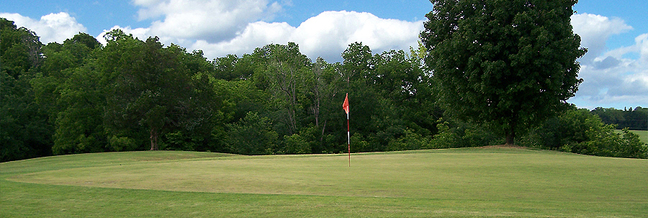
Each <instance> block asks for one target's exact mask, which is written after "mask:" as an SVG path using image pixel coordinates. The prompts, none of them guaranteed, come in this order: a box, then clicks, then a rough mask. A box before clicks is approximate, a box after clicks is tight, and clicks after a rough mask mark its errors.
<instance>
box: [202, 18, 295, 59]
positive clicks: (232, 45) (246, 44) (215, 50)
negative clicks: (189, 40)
mask: <svg viewBox="0 0 648 218" xmlns="http://www.w3.org/2000/svg"><path fill="white" fill-rule="evenodd" d="M294 31H295V28H294V27H292V26H290V25H288V24H287V23H266V22H263V21H259V22H255V23H251V24H249V25H248V26H247V28H245V30H243V32H241V33H240V34H238V36H237V37H236V38H234V39H232V40H229V41H223V42H219V43H209V42H207V41H205V40H198V41H196V42H195V43H193V44H192V45H190V46H189V49H192V50H203V51H204V52H205V56H207V57H208V58H217V57H222V56H225V55H228V54H238V55H242V54H244V53H248V54H249V53H252V52H253V51H254V49H255V48H258V47H262V46H264V45H267V44H270V43H278V44H286V43H287V42H288V41H289V40H288V39H289V38H290V35H291V34H292V33H293V32H294Z"/></svg>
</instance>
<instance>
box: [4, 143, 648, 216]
mask: <svg viewBox="0 0 648 218" xmlns="http://www.w3.org/2000/svg"><path fill="white" fill-rule="evenodd" d="M92 155H94V156H95V157H96V158H92V157H87V156H86V157H84V156H78V157H77V159H83V158H86V159H89V160H95V161H96V162H95V163H94V164H93V163H92V162H90V163H88V164H87V166H83V164H82V163H83V162H82V161H80V162H76V161H75V160H74V159H75V157H64V158H62V159H65V160H68V161H70V162H69V163H74V164H71V165H72V166H67V167H66V166H56V165H53V166H52V167H51V168H47V167H45V168H43V169H39V170H33V171H31V172H30V171H29V170H25V171H24V172H20V171H16V172H14V173H10V174H9V173H7V174H6V175H5V176H4V178H5V180H7V181H11V182H12V184H14V183H21V184H24V183H28V184H41V185H55V186H52V187H60V186H61V185H63V186H64V187H89V188H93V187H101V188H109V190H133V189H139V190H158V191H172V192H183V193H216V194H235V195H239V194H252V196H273V198H280V199H282V200H287V199H292V198H295V196H303V197H306V198H311V197H312V198H317V197H318V196H319V197H324V198H327V199H328V198H333V199H348V198H351V199H364V200H362V201H361V202H364V203H361V204H360V205H354V206H358V207H363V208H365V207H369V208H372V207H378V206H379V205H381V204H383V203H385V201H400V203H406V202H410V203H409V206H416V208H418V209H414V208H410V209H405V211H398V210H394V209H392V210H394V211H392V213H385V214H383V215H389V214H392V215H397V214H410V213H412V212H416V211H417V210H422V211H424V213H422V214H419V215H425V214H427V215H431V214H430V213H431V212H432V211H437V212H440V213H439V214H437V215H443V214H445V215H449V214H450V215H452V214H454V215H457V216H509V215H510V216H591V215H595V216H630V217H632V216H636V215H640V214H644V215H645V214H646V212H647V211H648V183H646V181H648V161H646V160H637V159H619V158H602V157H592V156H583V155H574V154H567V153H559V152H553V151H537V150H527V149H516V148H488V149H483V148H470V149H448V150H428V151H411V152H391V153H367V154H354V155H352V160H351V167H348V166H347V164H348V162H347V161H348V160H347V156H346V155H295V156H237V155H220V154H211V153H195V152H131V153H123V154H121V155H120V153H111V154H109V155H110V156H108V157H104V156H101V154H92ZM81 157H83V158H81ZM54 158H55V159H56V158H59V157H54ZM37 160H38V159H36V160H34V161H37ZM89 160H88V161H89ZM30 161H32V160H27V161H22V162H21V164H27V165H29V162H30ZM54 162H55V163H56V161H54ZM13 164H16V163H12V162H10V163H4V164H1V165H0V173H1V172H2V171H3V170H5V169H12V165H13ZM58 164H60V163H58ZM32 167H33V166H32ZM0 175H3V174H0ZM0 178H2V177H0ZM367 199H369V200H367ZM374 201H376V202H374ZM419 201H423V202H430V201H439V202H437V203H438V204H439V205H446V204H447V205H446V206H444V208H443V210H440V209H439V208H435V206H434V205H429V207H430V208H426V206H424V205H419V204H420V203H421V202H419ZM377 202H381V203H379V204H377ZM416 202H418V203H416ZM323 205H327V204H323ZM329 206H330V205H329ZM403 206H406V205H401V206H400V207H398V208H405V207H403ZM437 206H438V205H437ZM310 207H311V206H304V207H303V208H302V209H304V210H307V209H309V208H310ZM338 207H342V206H341V205H338ZM480 208H481V209H480ZM485 208H488V209H485ZM275 209H276V208H275ZM365 209H367V208H365ZM432 209H434V210H432ZM294 210H297V211H299V208H297V209H291V210H286V211H281V210H279V211H278V215H286V214H291V211H292V212H294ZM310 210H313V208H310ZM314 211H315V212H316V211H317V210H314ZM360 211H363V210H360ZM443 211H445V212H443ZM464 212H469V213H464ZM0 213H1V212H0ZM315 214H317V213H315ZM345 214H346V213H345ZM352 214H355V213H352ZM414 214H418V213H414ZM248 215H249V214H248ZM311 215H312V214H311ZM329 215H334V214H329ZM346 215H349V214H346ZM356 215H360V216H363V214H362V213H360V214H356ZM365 215H366V214H365ZM378 215H380V214H378ZM454 215H453V216H454ZM344 216H345V215H344ZM417 216H418V215H417Z"/></svg>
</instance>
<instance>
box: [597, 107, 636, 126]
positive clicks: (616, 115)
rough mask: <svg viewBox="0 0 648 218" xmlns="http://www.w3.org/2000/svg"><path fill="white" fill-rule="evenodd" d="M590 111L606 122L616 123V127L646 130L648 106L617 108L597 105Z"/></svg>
mask: <svg viewBox="0 0 648 218" xmlns="http://www.w3.org/2000/svg"><path fill="white" fill-rule="evenodd" d="M592 113H593V114H596V115H598V116H599V117H601V120H602V121H603V122H605V123H606V124H612V125H616V126H617V128H618V129H624V128H628V129H631V130H648V108H642V107H636V108H634V110H633V109H632V107H631V108H630V109H627V108H624V109H623V110H619V109H614V108H602V107H597V108H595V109H594V110H592Z"/></svg>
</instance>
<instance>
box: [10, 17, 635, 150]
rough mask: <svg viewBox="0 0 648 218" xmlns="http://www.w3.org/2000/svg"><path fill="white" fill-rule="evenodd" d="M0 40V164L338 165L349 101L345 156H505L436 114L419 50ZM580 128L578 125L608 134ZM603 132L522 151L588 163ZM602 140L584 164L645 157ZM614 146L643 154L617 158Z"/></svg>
mask: <svg viewBox="0 0 648 218" xmlns="http://www.w3.org/2000/svg"><path fill="white" fill-rule="evenodd" d="M0 37H1V38H0V146H1V147H0V161H9V160H17V159H24V158H31V157H40V156H48V155H59V154H73V153H86V152H106V151H132V150H157V149H162V150H191V151H212V152H227V153H237V154H300V153H340V152H346V142H347V139H346V136H347V134H346V131H347V130H346V128H347V127H346V116H345V114H344V111H343V110H342V102H343V101H344V96H345V93H349V98H350V99H349V100H350V111H351V112H350V114H351V132H352V136H351V141H352V146H351V149H352V152H366V151H392V150H412V149H429V148H450V147H466V146H484V145H493V144H503V142H504V141H503V137H502V136H499V135H495V134H494V133H493V131H491V129H490V127H489V126H487V125H478V124H473V123H466V122H461V121H458V120H456V119H454V118H453V117H451V116H449V115H447V113H445V112H444V111H443V110H441V109H440V107H438V106H437V99H438V96H437V95H438V92H436V91H435V87H436V85H435V83H436V82H437V81H436V80H435V79H434V76H433V75H432V74H431V73H430V72H429V71H428V70H427V69H426V67H425V65H424V64H423V63H424V62H423V58H424V56H425V55H426V51H425V49H424V48H422V47H421V46H419V48H418V49H416V50H415V49H410V51H407V52H406V51H402V50H392V51H386V52H383V53H380V54H373V53H372V51H371V49H370V48H369V47H368V46H366V45H363V44H362V43H353V44H350V45H349V46H348V48H347V49H346V50H345V51H344V52H343V53H342V54H341V56H342V58H343V62H342V63H328V62H326V61H324V60H323V59H321V58H318V59H317V60H315V61H312V60H310V59H309V58H308V57H306V56H305V55H304V54H302V53H301V52H300V51H299V46H298V45H297V44H295V43H288V44H287V45H278V44H270V45H266V46H264V47H261V48H257V49H255V50H254V52H253V53H252V54H245V55H243V56H242V57H238V56H236V55H228V56H225V57H221V58H217V59H214V60H208V59H207V58H205V57H204V55H203V53H202V52H201V51H192V52H188V51H186V49H184V48H182V47H179V46H177V45H173V44H172V45H169V46H165V45H163V44H162V43H160V42H159V39H158V38H156V37H151V38H148V39H146V40H140V39H137V38H134V37H133V36H132V35H127V34H125V33H124V32H122V31H120V30H114V31H111V32H109V33H108V34H106V40H107V44H106V45H105V46H104V45H101V44H100V43H99V42H98V41H97V40H96V39H95V38H94V37H92V36H90V35H88V34H85V33H79V34H77V35H75V36H74V37H73V38H71V39H68V40H66V41H64V42H63V43H62V44H60V43H49V44H47V45H43V44H42V43H41V42H40V41H39V38H38V36H37V35H36V34H35V33H34V32H32V31H30V30H28V29H26V28H17V27H16V26H15V25H14V23H13V22H11V21H8V20H6V19H2V18H0ZM570 111H577V110H576V109H575V108H574V109H572V110H570ZM592 116H594V115H592ZM569 119H572V118H569ZM574 119H575V118H574ZM586 120H587V122H585V120H582V122H581V120H577V122H576V124H574V125H581V124H582V125H585V124H583V123H587V124H591V125H599V124H600V125H603V126H604V124H603V123H602V122H601V121H600V119H599V120H598V121H597V120H595V119H586ZM564 122H571V121H564ZM579 122H581V123H579ZM572 123H573V122H572ZM604 127H605V126H604ZM546 128H548V129H550V130H551V131H554V130H555V129H556V128H553V127H546ZM606 128H607V127H605V128H599V130H600V131H599V130H597V131H598V132H590V134H589V136H591V137H584V138H579V139H577V140H571V139H570V140H563V141H560V142H558V143H559V144H547V143H545V142H544V141H543V140H545V141H546V136H547V135H546V134H545V135H542V134H540V135H541V136H538V137H536V135H538V134H539V132H540V131H541V130H530V131H528V132H530V134H529V137H527V140H526V141H525V142H527V145H528V146H537V147H542V148H548V149H562V150H565V151H571V152H579V153H588V152H589V151H591V150H592V149H590V150H585V152H583V149H580V150H579V149H573V148H576V147H577V145H579V144H581V143H589V142H591V141H592V140H598V138H597V137H599V136H601V134H607V132H606V131H607V130H606ZM573 132H574V133H573V134H581V133H579V132H576V131H573ZM599 133H601V134H599ZM533 134H536V135H533ZM570 134H571V133H570ZM631 134H632V133H627V134H626V135H630V136H631ZM605 136H609V138H610V139H611V141H612V142H614V143H616V144H613V145H609V144H605V145H604V146H603V145H599V144H592V143H590V144H591V145H589V146H590V147H589V148H594V147H596V148H597V149H598V150H597V151H606V152H608V151H609V152H612V153H609V152H608V153H606V152H594V153H592V152H589V153H588V154H597V155H607V156H624V157H645V154H646V150H645V146H644V145H643V144H642V143H640V142H636V141H632V139H628V140H626V139H625V135H624V138H621V136H620V135H618V134H611V135H605ZM635 136H636V135H635ZM543 137H545V138H543ZM560 137H562V138H569V137H571V135H567V134H563V135H560ZM601 137H602V136H601ZM614 137H616V138H614ZM572 138H573V137H572ZM599 138H600V137H599ZM623 143H625V144H623ZM632 143H634V144H632ZM637 143H638V144H637ZM629 144H631V145H629ZM566 146H567V147H566ZM610 146H616V147H619V148H625V147H632V148H633V149H634V150H633V151H635V150H637V149H639V150H638V151H637V152H634V153H632V152H626V153H628V154H630V153H631V155H627V154H626V153H623V155H619V154H621V153H620V152H619V151H617V150H618V149H617V150H614V149H611V148H609V147H610ZM599 147H601V148H600V149H599ZM603 147H605V148H603ZM616 147H614V148H616ZM568 148H569V149H568ZM641 149H644V150H641Z"/></svg>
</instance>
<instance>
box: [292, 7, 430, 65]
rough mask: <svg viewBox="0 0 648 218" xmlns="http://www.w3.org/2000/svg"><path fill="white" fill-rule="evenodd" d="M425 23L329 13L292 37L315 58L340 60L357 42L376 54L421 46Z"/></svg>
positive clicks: (338, 12)
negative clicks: (344, 52)
mask: <svg viewBox="0 0 648 218" xmlns="http://www.w3.org/2000/svg"><path fill="white" fill-rule="evenodd" d="M422 30H423V21H419V22H408V21H402V20H394V19H382V18H379V17H377V16H375V15H373V14H371V13H360V12H348V11H328V12H323V13H321V14H319V15H317V16H315V17H312V18H310V19H308V20H306V21H305V22H303V23H302V24H301V25H300V26H299V27H298V28H297V29H296V30H295V32H293V34H292V36H291V38H290V39H291V40H292V41H295V42H296V43H298V44H299V45H300V47H301V49H302V52H303V53H304V54H306V55H308V56H309V57H311V58H316V57H318V56H321V57H323V58H325V59H326V60H335V61H338V60H340V54H341V53H342V52H343V51H344V50H345V49H346V48H347V46H348V45H349V44H351V43H353V42H363V43H364V44H365V45H368V46H369V47H370V48H371V49H373V50H374V51H385V50H390V49H409V47H410V46H414V47H416V46H417V41H418V35H419V33H420V32H421V31H422Z"/></svg>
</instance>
